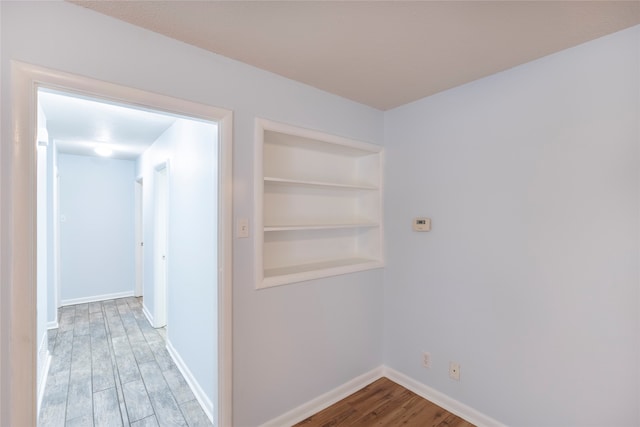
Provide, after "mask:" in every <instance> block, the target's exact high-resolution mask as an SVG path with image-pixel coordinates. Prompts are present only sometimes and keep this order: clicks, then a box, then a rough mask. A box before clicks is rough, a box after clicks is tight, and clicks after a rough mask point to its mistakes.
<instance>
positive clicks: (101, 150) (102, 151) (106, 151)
mask: <svg viewBox="0 0 640 427" xmlns="http://www.w3.org/2000/svg"><path fill="white" fill-rule="evenodd" d="M93 151H95V152H96V154H98V155H99V156H102V157H109V156H110V155H112V154H113V150H112V149H111V148H109V147H102V146H98V147H96V148H94V150H93Z"/></svg>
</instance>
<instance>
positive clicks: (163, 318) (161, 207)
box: [153, 163, 169, 328]
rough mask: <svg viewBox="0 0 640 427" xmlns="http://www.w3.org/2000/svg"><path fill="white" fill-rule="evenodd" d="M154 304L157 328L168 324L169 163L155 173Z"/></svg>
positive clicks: (154, 320) (154, 318) (154, 319)
mask: <svg viewBox="0 0 640 427" xmlns="http://www.w3.org/2000/svg"><path fill="white" fill-rule="evenodd" d="M154 178H155V179H154V183H153V185H154V188H155V190H154V221H155V226H154V248H153V253H154V256H153V258H154V262H153V264H154V289H153V294H154V304H153V307H154V308H153V310H154V314H153V323H154V325H153V326H155V327H156V328H161V327H163V326H166V324H167V248H168V243H169V242H168V240H169V239H168V212H167V210H168V206H169V204H168V203H167V202H168V190H167V181H168V180H167V164H166V163H164V164H162V165H160V166H158V168H156V171H155V174H154Z"/></svg>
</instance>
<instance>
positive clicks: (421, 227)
mask: <svg viewBox="0 0 640 427" xmlns="http://www.w3.org/2000/svg"><path fill="white" fill-rule="evenodd" d="M413 231H431V218H424V217H418V218H414V219H413Z"/></svg>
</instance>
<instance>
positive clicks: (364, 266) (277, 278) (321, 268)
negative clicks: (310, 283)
mask: <svg viewBox="0 0 640 427" xmlns="http://www.w3.org/2000/svg"><path fill="white" fill-rule="evenodd" d="M379 267H382V262H381V261H380V260H375V259H364V258H343V259H337V260H331V261H323V262H315V263H309V264H298V265H293V266H290V267H280V268H272V269H268V270H265V271H264V280H263V286H262V287H270V286H278V285H285V284H287V283H294V282H301V281H304V280H311V279H319V278H322V277H327V276H337V275H339V274H347V273H355V272H357V271H363V270H370V269H372V268H379Z"/></svg>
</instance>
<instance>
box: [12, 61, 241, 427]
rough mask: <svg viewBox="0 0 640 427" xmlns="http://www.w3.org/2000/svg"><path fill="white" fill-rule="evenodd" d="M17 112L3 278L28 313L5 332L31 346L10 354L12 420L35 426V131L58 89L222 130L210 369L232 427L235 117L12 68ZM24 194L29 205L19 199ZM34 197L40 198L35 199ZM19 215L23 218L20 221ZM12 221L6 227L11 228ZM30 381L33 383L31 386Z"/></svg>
mask: <svg viewBox="0 0 640 427" xmlns="http://www.w3.org/2000/svg"><path fill="white" fill-rule="evenodd" d="M12 71H13V74H12V75H13V76H14V77H15V78H14V79H12V85H13V86H12V89H13V91H12V93H13V94H14V98H13V99H14V102H13V104H12V106H13V111H14V114H15V120H14V122H15V127H14V134H13V145H14V146H16V147H21V149H19V150H13V151H9V155H10V157H11V158H10V160H9V161H10V162H11V164H13V165H14V168H13V170H12V171H11V178H12V179H11V180H10V187H11V188H10V190H11V193H12V194H14V198H12V199H11V206H10V207H9V208H8V210H7V212H9V213H10V214H9V215H7V216H3V218H2V220H3V223H4V225H3V226H6V224H12V225H13V238H12V239H11V241H9V242H7V244H6V246H5V247H6V248H7V249H8V251H9V252H10V253H11V254H12V255H11V257H3V259H2V261H1V262H2V270H3V271H11V272H12V274H11V280H10V281H8V285H9V288H10V294H11V295H12V301H11V306H12V307H24V308H25V309H24V310H11V312H10V313H9V319H8V321H9V322H8V323H5V325H8V326H3V328H4V329H3V335H2V337H3V343H4V342H6V341H5V340H6V337H8V336H14V337H16V336H19V337H24V339H21V340H18V341H16V345H13V346H10V347H4V348H8V350H7V352H6V353H7V354H6V356H7V359H6V360H7V361H8V365H6V366H8V370H9V371H10V372H15V374H14V375H10V376H8V377H3V382H4V379H5V378H7V382H8V383H9V389H10V390H11V396H10V397H9V400H10V403H11V405H10V407H11V413H10V414H9V415H8V416H7V419H9V420H10V421H11V425H34V424H35V421H36V394H35V388H36V366H35V363H34V361H35V357H34V356H35V354H36V340H37V338H36V336H35V322H36V316H37V312H36V301H35V298H36V294H37V292H36V281H35V274H34V273H35V271H36V263H35V257H34V255H33V254H34V253H35V249H36V248H35V239H34V238H33V236H35V218H36V212H37V209H36V205H35V203H34V200H35V195H36V188H35V168H34V165H35V154H36V150H35V144H34V143H33V141H35V128H36V124H35V123H34V122H33V120H34V118H35V117H36V114H35V112H36V104H35V100H36V90H37V88H38V87H55V88H57V89H62V90H64V91H68V92H71V93H90V94H92V95H93V96H99V97H101V98H104V99H109V100H114V101H118V102H122V103H129V104H134V105H138V106H143V107H145V108H152V109H159V110H162V111H168V112H173V113H174V114H180V115H185V116H190V117H196V118H199V119H205V120H212V121H215V122H217V123H218V129H219V131H218V132H219V142H220V143H219V147H218V151H219V158H218V162H219V163H218V166H219V171H220V173H219V186H218V188H219V192H218V196H217V199H218V206H219V207H220V209H219V212H218V213H219V215H218V229H219V230H220V233H219V235H218V239H217V242H218V243H217V246H218V251H217V253H218V272H217V273H218V275H217V276H218V288H217V292H218V298H217V306H218V311H217V316H216V317H217V318H216V321H217V323H218V325H219V327H218V332H219V333H218V336H217V340H216V344H217V347H216V349H217V356H218V357H217V358H218V361H217V362H218V363H217V364H216V366H211V369H212V370H214V371H215V372H216V374H217V378H218V393H216V395H217V396H218V399H217V401H216V402H211V403H212V404H213V405H215V409H216V410H215V411H213V412H214V413H215V414H216V415H217V416H216V419H215V420H214V422H215V424H222V425H230V424H231V358H230V351H231V292H230V291H231V286H230V285H231V236H230V235H228V234H227V233H228V230H229V231H230V230H231V228H232V227H231V191H230V189H231V120H232V116H231V113H230V112H229V111H227V110H222V109H218V108H215V107H209V106H205V105H201V104H195V103H191V102H187V101H182V100H177V99H174V98H170V97H165V96H161V95H156V94H151V93H147V92H143V91H139V90H136V89H132V88H126V87H122V86H118V85H113V84H110V83H105V82H101V81H96V80H93V79H89V78H85V77H81V76H74V75H69V74H66V73H61V72H56V71H52V70H47V69H43V68H39V67H34V66H30V65H26V64H21V63H14V64H13V70H12ZM20 194H24V195H25V197H20V196H17V195H20ZM31 196H33V197H31ZM18 213H20V214H21V215H18ZM5 221H6V222H5ZM25 379H27V380H26V381H25Z"/></svg>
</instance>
